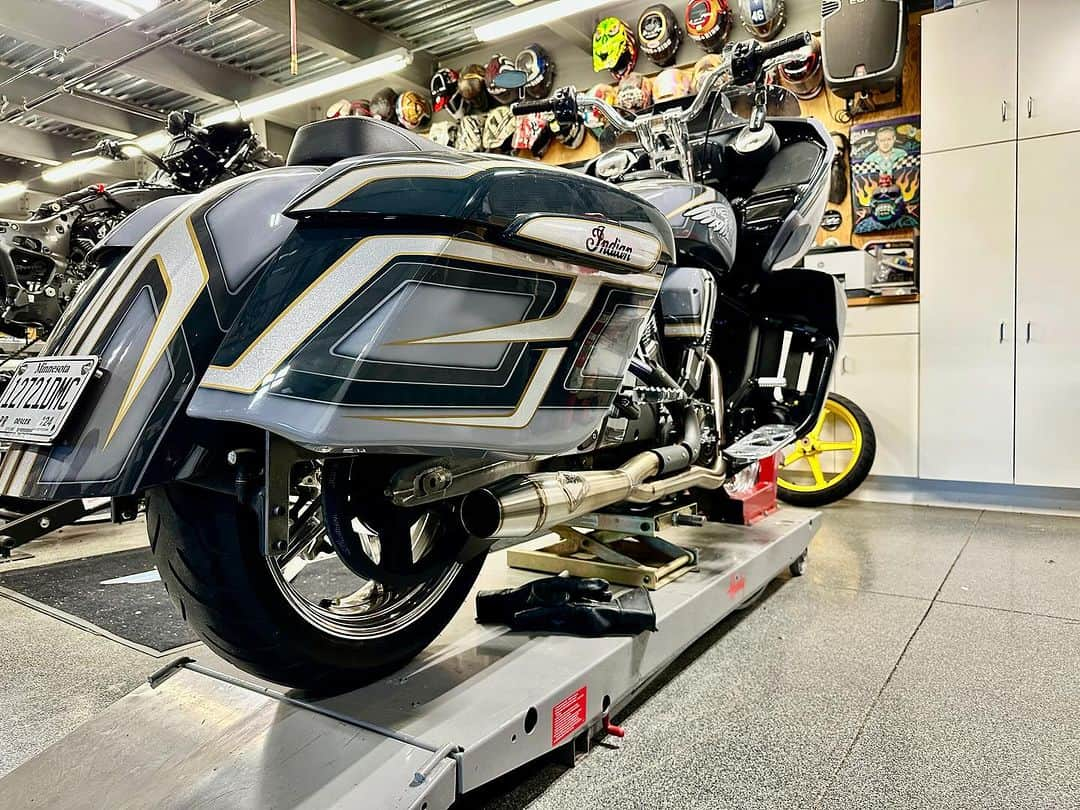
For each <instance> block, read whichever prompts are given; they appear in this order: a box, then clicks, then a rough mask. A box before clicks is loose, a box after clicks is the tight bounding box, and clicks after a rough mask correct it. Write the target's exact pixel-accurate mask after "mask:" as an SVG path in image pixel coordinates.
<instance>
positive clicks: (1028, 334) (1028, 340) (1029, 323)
mask: <svg viewBox="0 0 1080 810" xmlns="http://www.w3.org/2000/svg"><path fill="white" fill-rule="evenodd" d="M1024 343H1031V321H1028V322H1027V336H1026V337H1025V338H1024Z"/></svg>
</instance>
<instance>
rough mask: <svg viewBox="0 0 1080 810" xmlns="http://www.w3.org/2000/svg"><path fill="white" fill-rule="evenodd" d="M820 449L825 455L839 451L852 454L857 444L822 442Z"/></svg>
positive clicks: (819, 445)
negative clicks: (846, 451)
mask: <svg viewBox="0 0 1080 810" xmlns="http://www.w3.org/2000/svg"><path fill="white" fill-rule="evenodd" d="M818 448H820V450H821V452H823V453H829V452H833V451H838V450H850V451H851V452H855V442H820V443H819V444H818Z"/></svg>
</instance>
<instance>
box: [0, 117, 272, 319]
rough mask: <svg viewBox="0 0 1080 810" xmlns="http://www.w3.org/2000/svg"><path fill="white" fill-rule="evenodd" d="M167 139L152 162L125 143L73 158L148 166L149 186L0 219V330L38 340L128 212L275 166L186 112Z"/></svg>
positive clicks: (106, 191) (231, 131) (261, 150)
mask: <svg viewBox="0 0 1080 810" xmlns="http://www.w3.org/2000/svg"><path fill="white" fill-rule="evenodd" d="M167 129H168V132H169V134H170V135H171V136H172V140H171V141H170V143H169V145H168V147H167V148H166V150H165V153H164V154H163V155H161V157H158V156H157V155H154V154H152V153H150V152H147V151H146V150H144V149H143V148H142V147H141V146H139V145H138V144H137V143H135V142H132V141H117V140H112V139H105V140H102V141H100V142H99V143H98V144H97V145H96V146H94V147H93V148H92V149H88V150H86V151H84V152H80V153H77V154H78V155H87V154H96V155H99V156H101V157H106V158H110V159H112V160H127V159H128V158H129V156H130V153H133V152H137V153H140V154H142V156H143V157H145V158H146V159H147V160H149V161H150V162H151V163H152V164H154V166H155V167H156V168H155V171H154V173H153V174H152V175H151V176H150V178H149V179H148V180H125V181H121V182H118V183H112V184H110V185H108V186H106V185H93V186H88V187H86V188H83V189H80V190H78V191H73V192H72V193H70V194H65V195H64V196H62V197H58V198H56V199H55V200H49V201H48V202H46V203H43V204H42V205H41V206H39V207H38V209H37V210H36V211H35V212H34V213H33V214H31V215H30V217H29V218H28V219H26V220H3V219H0V278H2V279H3V283H4V302H3V313H2V315H0V329H2V330H3V331H5V332H7V333H9V334H12V335H16V336H19V337H21V336H23V335H24V334H25V332H26V328H27V327H33V328H34V329H36V330H37V331H38V332H39V333H41V334H45V333H48V331H49V330H50V329H51V328H52V327H53V326H54V325H55V324H56V321H57V319H58V318H59V317H60V313H61V311H62V310H63V309H64V307H65V306H66V305H67V303H68V302H69V301H70V300H71V299H72V297H73V296H74V295H75V292H76V290H77V289H78V287H79V285H80V284H81V283H82V282H83V281H85V280H86V278H87V276H88V275H89V274H90V272H91V271H92V270H93V265H92V263H89V262H88V261H87V257H88V254H89V253H90V250H91V249H92V248H93V247H94V245H96V244H97V243H98V242H100V241H101V240H102V239H104V238H105V236H106V235H107V234H108V233H109V232H110V231H112V230H113V229H114V228H115V227H116V226H117V225H119V224H120V223H121V222H122V221H123V220H124V219H126V218H127V217H128V216H130V215H131V213H132V212H134V211H135V210H137V209H139V208H141V207H142V206H144V205H147V204H148V203H150V202H153V201H155V200H159V199H162V198H164V197H172V196H175V195H178V194H191V193H195V192H198V191H202V190H203V189H206V188H209V187H210V186H212V185H213V184H214V183H218V182H220V181H222V180H225V179H228V178H230V177H235V176H237V175H240V174H244V173H246V172H250V171H255V170H256V169H263V168H267V167H271V166H280V165H281V158H280V156H278V155H275V154H274V153H272V152H270V151H268V150H267V149H266V148H265V147H263V146H262V145H261V144H260V143H259V141H258V139H257V138H256V137H255V135H254V133H253V132H252V131H251V127H250V126H248V125H247V124H244V123H224V124H215V125H213V126H210V127H201V126H198V125H197V124H196V123H195V116H194V115H193V114H192V113H190V112H187V111H184V112H173V113H170V114H169V116H168V120H167Z"/></svg>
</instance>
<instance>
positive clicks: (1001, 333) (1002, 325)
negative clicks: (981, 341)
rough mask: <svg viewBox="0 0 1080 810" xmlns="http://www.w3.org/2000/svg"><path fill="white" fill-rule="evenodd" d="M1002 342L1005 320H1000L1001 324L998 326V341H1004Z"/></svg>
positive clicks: (1003, 339)
mask: <svg viewBox="0 0 1080 810" xmlns="http://www.w3.org/2000/svg"><path fill="white" fill-rule="evenodd" d="M1004 342H1005V321H1002V322H1001V325H1000V326H999V327H998V343H1004Z"/></svg>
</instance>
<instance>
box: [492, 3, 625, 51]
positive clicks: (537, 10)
mask: <svg viewBox="0 0 1080 810" xmlns="http://www.w3.org/2000/svg"><path fill="white" fill-rule="evenodd" d="M613 2H614V0H555V2H553V3H541V4H540V5H538V6H530V7H529V8H527V9H525V10H524V11H515V12H514V13H513V14H507V15H506V16H505V17H500V18H499V19H497V20H492V21H491V22H489V23H482V24H481V25H478V26H476V27H475V28H473V33H474V34H476V38H477V39H478V40H480V41H481V42H492V41H494V40H496V39H505V38H506V37H512V36H514V34H520V33H521V32H522V31H528V30H529V29H530V28H539V27H540V26H541V25H547V24H548V23H550V22H554V21H555V20H560V19H562V18H563V17H569V16H571V15H572V14H583V13H585V12H586V11H592V10H593V9H596V8H600V7H601V6H609V5H611V4H612V3H613Z"/></svg>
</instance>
